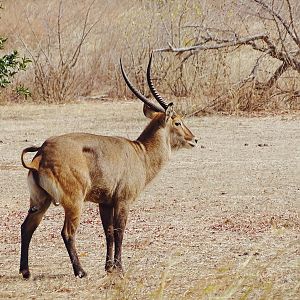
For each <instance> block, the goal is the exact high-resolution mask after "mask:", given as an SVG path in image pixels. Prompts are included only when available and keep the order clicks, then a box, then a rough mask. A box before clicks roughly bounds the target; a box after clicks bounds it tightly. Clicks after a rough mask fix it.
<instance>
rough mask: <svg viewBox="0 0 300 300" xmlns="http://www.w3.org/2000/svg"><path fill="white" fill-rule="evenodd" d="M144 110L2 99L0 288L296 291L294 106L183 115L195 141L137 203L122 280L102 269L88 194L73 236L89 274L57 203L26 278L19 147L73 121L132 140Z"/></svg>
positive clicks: (21, 293) (59, 294)
mask: <svg viewBox="0 0 300 300" xmlns="http://www.w3.org/2000/svg"><path fill="white" fill-rule="evenodd" d="M141 110H142V105H141V104H140V103H139V102H138V101H136V102H131V103H129V102H126V103H124V102H119V103H118V105H116V102H114V103H108V102H104V103H97V104H96V103H85V102H83V103H81V104H68V105H39V106H37V105H10V106H1V107H0V127H1V128H3V131H2V135H1V137H0V149H1V153H2V155H1V156H0V170H1V172H0V216H1V220H2V222H1V223H0V297H2V298H4V299H9V298H12V299H21V298H26V299H34V298H35V299H36V298H39V299H67V298H72V299H186V300H188V299H239V300H241V299H255V300H256V299H261V300H262V299H268V300H269V299H278V300H281V299H284V300H294V299H297V295H298V294H299V268H298V267H299V261H298V258H299V230H300V228H299V223H300V220H299V203H298V202H299V201H298V199H299V184H298V183H299V176H298V173H299V172H298V169H297V161H296V160H295V158H296V157H297V154H298V149H299V136H298V131H299V113H298V114H295V115H291V114H289V115H281V116H267V117H264V118H255V117H253V118H243V117H234V116H231V117H228V116H210V117H203V118H201V119H200V118H190V119H188V120H187V121H186V122H187V124H188V125H189V127H190V128H191V129H192V130H193V132H195V133H196V134H197V135H198V136H199V137H200V140H199V143H200V145H199V147H197V148H195V149H193V150H192V151H188V150H187V151H181V152H179V153H177V154H175V155H174V156H173V158H172V160H171V162H170V164H169V165H168V166H167V167H166V168H165V169H164V170H163V172H162V173H161V174H160V177H159V178H158V179H157V180H156V182H154V183H153V184H152V185H151V186H149V187H148V188H147V189H146V190H145V192H144V193H143V194H142V195H141V197H140V199H138V200H137V201H136V203H134V205H133V207H132V209H131V211H130V214H129V222H128V226H127V229H126V233H125V239H124V249H123V260H124V267H125V269H126V275H125V278H124V279H123V280H120V279H119V278H117V277H110V278H106V277H104V276H105V272H104V261H105V238H104V234H103V230H102V228H101V221H100V218H99V215H98V208H97V206H96V205H95V204H93V203H87V204H86V206H85V209H84V213H83V217H82V220H81V224H80V227H79V230H78V235H77V244H78V252H79V255H80V259H81V261H82V265H83V266H84V268H85V269H86V271H87V272H88V277H87V278H85V279H82V280H79V279H75V278H74V276H73V273H72V267H71V265H70V262H69V257H68V254H67V252H66V249H65V247H64V244H63V241H62V239H61V236H60V231H61V228H62V226H63V215H64V212H63V209H62V208H61V207H54V206H51V208H50V209H49V211H48V212H47V214H46V216H45V218H44V220H43V222H42V223H41V225H40V227H39V228H38V230H37V232H36V233H35V234H34V237H33V240H32V244H31V247H30V266H31V271H32V276H33V277H32V279H30V280H28V281H26V280H23V279H22V278H21V277H20V275H19V274H18V264H19V255H20V253H19V247H20V225H21V223H22V221H23V220H24V217H25V215H26V212H27V209H28V191H27V186H26V170H24V169H23V168H22V167H21V164H20V149H23V148H25V147H27V146H29V145H31V144H40V143H41V142H43V141H44V139H45V138H47V137H48V136H51V135H57V134H62V133H66V132H72V131H83V132H91V133H100V134H105V135H120V136H126V137H129V138H135V137H137V136H138V134H139V132H140V131H141V129H142V128H143V127H144V126H145V124H146V123H147V121H146V120H145V118H143V117H142V112H141ZM45 116H47V117H45ZM201 146H202V147H201Z"/></svg>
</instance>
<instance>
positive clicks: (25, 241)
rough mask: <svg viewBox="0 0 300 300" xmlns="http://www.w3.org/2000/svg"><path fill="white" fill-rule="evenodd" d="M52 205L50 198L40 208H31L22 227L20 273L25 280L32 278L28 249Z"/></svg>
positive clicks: (40, 204) (41, 203)
mask: <svg viewBox="0 0 300 300" xmlns="http://www.w3.org/2000/svg"><path fill="white" fill-rule="evenodd" d="M31 202H33V201H31ZM50 204H51V200H50V199H49V198H45V199H44V201H43V202H39V205H38V206H31V207H30V209H29V211H28V214H27V216H26V218H25V220H24V222H23V224H22V225H21V259H20V273H21V274H22V275H23V278H26V279H27V278H29V277H30V271H29V266H28V249H29V244H30V241H31V238H32V235H33V233H34V231H35V230H36V228H37V227H38V226H39V224H40V222H41V220H42V218H43V216H44V214H45V212H46V211H47V209H48V207H49V206H50Z"/></svg>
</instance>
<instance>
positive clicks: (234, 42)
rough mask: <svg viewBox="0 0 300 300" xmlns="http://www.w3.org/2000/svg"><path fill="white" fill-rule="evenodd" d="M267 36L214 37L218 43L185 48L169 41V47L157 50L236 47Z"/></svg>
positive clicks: (183, 50) (197, 49)
mask: <svg viewBox="0 0 300 300" xmlns="http://www.w3.org/2000/svg"><path fill="white" fill-rule="evenodd" d="M266 37H267V36H266V35H264V34H258V35H254V36H251V37H246V38H240V39H235V40H228V39H224V40H219V39H214V40H213V41H215V42H217V45H202V44H201V45H194V46H191V47H183V48H175V47H173V46H172V45H171V44H170V43H169V47H166V48H161V49H156V50H154V51H155V52H179V53H182V52H187V51H199V50H213V49H221V48H227V47H234V46H239V45H245V44H249V43H251V42H253V41H256V40H264V39H265V38H266Z"/></svg>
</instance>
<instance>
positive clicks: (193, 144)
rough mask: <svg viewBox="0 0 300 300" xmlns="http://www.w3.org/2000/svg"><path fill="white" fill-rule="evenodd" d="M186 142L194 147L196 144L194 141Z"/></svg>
mask: <svg viewBox="0 0 300 300" xmlns="http://www.w3.org/2000/svg"><path fill="white" fill-rule="evenodd" d="M188 144H189V145H190V146H191V147H195V146H196V143H195V142H188Z"/></svg>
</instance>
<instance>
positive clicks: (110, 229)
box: [99, 203, 114, 273]
mask: <svg viewBox="0 0 300 300" xmlns="http://www.w3.org/2000/svg"><path fill="white" fill-rule="evenodd" d="M99 210H100V216H101V221H102V226H103V229H104V233H105V237H106V261H105V271H106V272H109V273H110V272H112V271H113V267H114V261H113V247H114V224H113V222H114V208H113V206H110V205H105V204H101V203H100V204H99Z"/></svg>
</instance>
